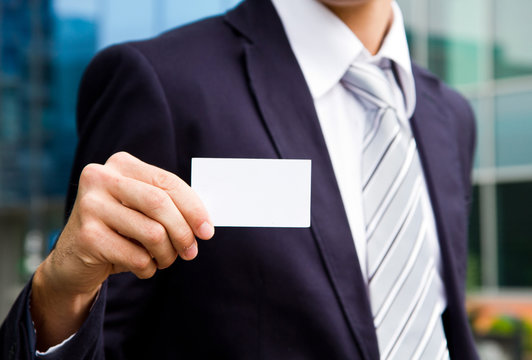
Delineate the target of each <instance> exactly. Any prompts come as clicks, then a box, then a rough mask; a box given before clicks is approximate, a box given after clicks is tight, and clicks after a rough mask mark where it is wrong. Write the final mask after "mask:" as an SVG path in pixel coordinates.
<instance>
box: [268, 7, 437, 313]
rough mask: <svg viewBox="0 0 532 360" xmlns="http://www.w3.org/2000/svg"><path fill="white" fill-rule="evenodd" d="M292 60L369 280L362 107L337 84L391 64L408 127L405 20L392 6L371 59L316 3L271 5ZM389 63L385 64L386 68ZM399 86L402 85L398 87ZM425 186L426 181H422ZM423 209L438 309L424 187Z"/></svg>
mask: <svg viewBox="0 0 532 360" xmlns="http://www.w3.org/2000/svg"><path fill="white" fill-rule="evenodd" d="M272 2H273V4H274V6H275V8H276V10H277V13H278V14H279V17H280V18H281V22H282V24H283V26H284V29H285V32H286V34H287V37H288V40H289V42H290V45H291V47H292V50H293V52H294V54H295V56H296V59H297V61H298V63H299V66H300V67H301V70H302V72H303V75H304V77H305V80H306V82H307V85H308V87H309V89H310V93H311V95H312V97H313V99H314V105H315V107H316V112H317V115H318V119H319V121H320V125H321V129H322V131H323V136H324V138H325V142H326V144H327V149H328V151H329V156H330V158H331V162H332V165H333V169H334V173H335V176H336V181H337V182H338V187H339V188H340V194H341V197H342V201H343V204H344V208H345V211H346V214H347V219H348V221H349V226H350V229H351V234H352V235H353V239H354V242H355V248H356V251H357V255H358V260H359V262H360V266H361V271H362V274H363V276H364V278H365V279H366V281H367V278H368V269H367V253H366V233H365V228H364V212H363V204H362V185H361V173H362V171H361V163H362V147H361V144H362V135H363V134H364V123H365V111H364V108H363V107H362V104H361V103H360V102H359V101H358V100H357V99H356V98H355V97H354V96H353V94H352V93H351V92H349V91H348V90H347V89H346V88H345V87H344V86H343V85H342V84H341V83H340V80H341V78H342V77H343V76H344V74H345V72H346V71H347V69H348V67H349V65H350V64H351V63H354V62H365V63H368V64H373V65H374V66H379V67H388V68H389V67H390V66H389V62H390V61H393V63H394V64H395V69H396V74H397V77H398V80H396V79H395V76H394V74H393V73H392V71H391V70H388V71H385V73H386V75H387V76H388V78H389V80H390V82H391V84H393V85H392V88H393V89H392V90H393V91H394V94H395V97H396V100H397V101H396V103H397V104H398V114H399V118H400V120H401V121H403V122H404V124H405V125H406V126H408V127H409V128H410V123H409V121H408V119H410V117H411V116H412V114H413V113H414V108H415V103H416V93H415V85H414V76H413V74H412V65H411V62H410V54H409V51H408V44H407V41H406V34H405V30H404V24H403V16H402V13H401V10H400V9H399V6H398V5H397V3H395V2H393V4H392V7H393V23H392V25H391V26H390V29H389V31H388V33H387V35H386V37H385V39H384V41H383V43H382V46H381V48H380V50H379V52H378V53H377V54H376V55H374V56H372V55H371V53H370V52H369V51H368V50H367V49H366V48H365V47H364V45H363V44H362V43H361V42H360V40H359V39H358V38H357V37H356V35H355V34H354V33H353V32H352V31H351V30H350V29H349V28H348V27H347V25H345V24H344V23H343V22H342V21H341V20H340V19H339V18H338V17H337V16H336V15H335V14H334V13H332V12H331V11H330V10H329V9H328V8H327V7H325V6H324V5H323V4H322V3H320V2H319V1H318V0H272ZM387 63H388V64H387ZM398 82H399V83H400V84H401V85H399V84H398ZM423 181H424V182H425V179H423ZM422 188H423V189H422V194H421V197H422V204H423V206H424V211H425V214H427V216H426V217H427V218H428V224H427V225H428V237H427V238H428V241H429V242H430V244H431V246H432V248H433V252H434V254H435V259H436V264H437V269H438V272H439V275H440V276H439V278H440V282H439V288H440V294H441V296H440V306H441V307H442V309H444V308H445V306H446V297H445V290H444V287H443V283H442V281H441V278H442V267H441V254H440V248H439V242H438V237H437V234H436V224H435V220H434V213H433V210H432V205H431V203H430V200H429V195H428V190H427V186H426V183H425V185H424V186H423V187H422Z"/></svg>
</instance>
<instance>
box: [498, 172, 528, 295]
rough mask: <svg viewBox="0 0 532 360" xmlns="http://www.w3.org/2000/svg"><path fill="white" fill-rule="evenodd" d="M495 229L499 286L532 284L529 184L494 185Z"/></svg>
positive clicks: (525, 285)
mask: <svg viewBox="0 0 532 360" xmlns="http://www.w3.org/2000/svg"><path fill="white" fill-rule="evenodd" d="M497 200H498V205H497V207H498V229H499V230H498V231H499V285H500V286H510V287H514V286H516V287H521V286H523V287H527V286H528V287H530V285H531V284H532V266H530V259H531V255H532V241H530V236H531V234H532V221H531V220H530V216H531V215H530V204H532V183H513V184H503V185H498V186H497Z"/></svg>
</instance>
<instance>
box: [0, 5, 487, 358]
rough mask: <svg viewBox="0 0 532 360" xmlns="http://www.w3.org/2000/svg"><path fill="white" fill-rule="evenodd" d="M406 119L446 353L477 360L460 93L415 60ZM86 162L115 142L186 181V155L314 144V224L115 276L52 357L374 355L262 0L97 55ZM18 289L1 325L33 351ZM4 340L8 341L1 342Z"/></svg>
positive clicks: (292, 65) (311, 112)
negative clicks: (444, 300) (423, 192)
mask: <svg viewBox="0 0 532 360" xmlns="http://www.w3.org/2000/svg"><path fill="white" fill-rule="evenodd" d="M414 76H415V80H416V87H417V108H416V111H415V114H414V116H413V118H412V120H411V121H412V126H413V129H414V133H415V136H416V139H417V142H418V146H419V152H420V155H421V158H422V164H423V167H424V171H425V175H426V178H427V183H428V187H429V193H430V197H431V201H432V203H433V207H434V211H435V215H436V219H437V230H438V235H439V238H440V243H441V248H442V257H443V264H444V282H445V286H446V290H447V295H448V304H449V305H448V308H447V310H446V313H445V315H444V322H445V331H446V335H447V337H448V341H449V350H450V353H451V357H452V358H453V359H476V358H477V355H476V351H475V348H474V343H473V338H472V335H471V332H470V329H469V327H468V323H467V317H466V313H465V310H464V298H465V293H464V292H465V284H464V281H465V270H466V261H467V244H466V242H467V212H468V202H469V198H470V192H471V190H470V187H471V185H470V172H471V165H472V156H473V148H474V142H475V129H474V119H473V116H472V112H471V109H470V107H469V105H468V104H467V103H466V101H465V100H464V99H463V98H462V97H461V96H459V95H458V94H456V93H455V92H454V91H452V90H450V89H449V88H447V87H446V86H444V85H442V83H441V82H440V81H439V80H438V79H436V78H435V77H434V76H433V75H431V74H429V73H428V72H426V71H425V70H422V69H420V68H418V67H417V66H414ZM78 129H79V136H80V142H79V147H78V149H77V153H76V158H75V162H74V167H73V171H72V180H71V188H70V189H69V195H68V201H67V215H68V212H69V209H70V208H71V207H72V204H73V202H74V200H75V194H76V183H77V179H78V178H79V175H80V172H81V170H82V169H83V167H84V166H85V165H86V164H88V163H91V162H96V163H104V162H105V161H106V160H107V158H108V157H109V156H110V155H112V154H113V153H115V152H117V151H127V152H129V153H131V154H133V155H135V156H137V157H139V158H140V159H142V160H143V161H146V162H148V163H151V164H154V165H156V166H159V167H162V168H164V169H167V170H169V171H172V172H174V173H175V174H177V175H178V176H180V177H181V178H183V179H184V180H185V181H187V182H189V181H190V162H191V158H192V157H234V158H240V157H245V158H279V157H280V158H302V159H312V209H311V211H312V226H311V228H310V229H275V228H270V229H268V228H218V229H216V234H215V236H214V238H213V239H212V240H210V241H200V243H199V256H198V258H197V259H195V260H194V261H191V262H185V261H181V260H178V261H177V262H176V263H175V264H174V265H173V266H171V267H170V268H168V269H166V270H163V271H159V272H158V273H157V274H156V275H155V276H154V277H153V278H152V279H149V280H138V279H137V278H135V277H134V276H133V275H131V274H122V275H115V276H112V277H111V278H110V279H109V280H108V281H107V284H106V289H107V291H106V292H105V291H103V292H102V293H101V294H100V297H99V299H98V301H97V302H96V305H95V307H94V308H93V310H92V312H91V313H90V315H89V318H88V319H87V321H86V322H85V324H84V326H83V328H82V330H80V331H79V333H78V334H77V335H76V336H75V337H74V338H73V339H72V343H69V344H68V345H67V346H66V347H65V348H64V349H61V352H60V353H58V354H55V355H54V356H51V357H49V358H50V359H91V358H99V359H103V358H106V359H190V358H194V359H209V358H217V359H324V358H326V359H378V356H379V355H378V347H377V340H376V336H375V331H374V328H373V321H372V317H371V311H370V307H369V302H368V300H367V294H366V290H365V285H364V280H363V277H362V274H361V272H360V266H359V263H358V257H357V254H356V252H355V247H354V243H353V239H352V237H351V232H350V229H349V225H348V222H347V217H346V214H345V210H344V208H343V204H342V200H341V196H340V192H339V190H338V186H337V183H336V179H335V177H334V172H333V168H332V165H331V162H330V159H329V155H328V152H327V148H326V145H325V141H324V139H323V135H322V132H321V129H320V125H319V121H318V118H317V115H316V112H315V108H314V105H313V100H312V97H311V95H310V93H309V90H308V88H307V85H306V83H305V81H304V78H303V74H302V72H301V70H300V68H299V66H298V64H297V61H296V59H295V57H294V55H293V53H292V50H291V49H290V46H289V43H288V40H287V38H286V35H285V33H284V31H283V28H282V25H281V22H280V20H279V18H278V16H277V14H276V13H275V10H274V8H273V6H272V4H271V3H270V2H269V1H268V0H248V1H246V2H244V3H243V4H241V5H239V6H238V7H237V8H235V9H234V10H232V11H230V12H229V13H227V14H226V15H224V16H220V17H214V18H210V19H207V20H204V21H201V22H198V23H195V24H191V25H188V26H185V27H182V28H180V29H177V30H173V31H170V32H168V33H166V34H163V35H161V36H159V37H157V38H154V39H151V40H148V41H141V42H132V43H127V44H122V45H118V46H113V47H111V48H108V49H106V50H104V51H103V52H101V53H100V54H99V55H97V56H96V57H95V59H94V60H93V61H92V63H91V64H90V66H89V67H88V69H87V71H86V73H85V76H84V78H83V82H82V86H81V89H80V93H79V105H78ZM28 291H29V290H28V288H26V290H25V291H24V292H23V293H22V294H21V297H20V298H19V300H18V301H17V302H16V303H15V305H14V307H13V310H12V312H11V314H10V315H9V317H8V318H7V320H6V322H5V323H4V325H3V327H2V330H1V331H0V335H1V337H0V339H1V340H2V343H1V345H0V346H1V352H0V357H1V358H9V357H8V356H9V355H8V354H9V353H10V351H11V352H13V351H14V352H15V354H17V356H15V358H17V359H24V358H25V359H30V358H32V353H33V350H34V342H35V339H34V334H33V332H32V331H31V330H28V323H31V321H30V319H29V313H28V311H27V302H28ZM11 349H14V350H11Z"/></svg>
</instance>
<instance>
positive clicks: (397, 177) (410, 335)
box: [342, 64, 449, 360]
mask: <svg viewBox="0 0 532 360" xmlns="http://www.w3.org/2000/svg"><path fill="white" fill-rule="evenodd" d="M384 71H385V70H382V69H380V68H378V67H377V66H372V65H368V64H355V65H351V66H350V68H349V70H348V71H347V72H346V74H345V75H344V77H343V78H342V83H343V84H344V86H345V87H346V88H347V89H348V90H349V91H350V92H351V93H353V95H354V96H355V97H356V98H357V99H358V100H359V101H360V102H361V103H362V105H363V106H364V107H365V110H366V114H367V119H366V125H365V128H366V130H365V132H364V142H363V154H362V199H363V208H364V217H365V227H366V237H367V266H368V289H369V299H370V304H371V309H372V313H373V320H374V324H375V330H376V333H377V340H378V343H379V352H380V354H381V359H401V360H403V359H430V360H434V359H448V358H449V352H448V350H447V341H446V338H445V334H444V330H443V324H442V318H441V314H442V311H443V309H441V306H438V304H439V300H438V296H439V288H438V285H439V284H441V283H439V281H441V280H440V279H439V274H438V272H437V270H436V265H435V256H434V252H433V251H432V249H431V248H430V244H429V242H428V241H427V238H426V236H427V221H426V216H427V214H425V210H424V208H423V206H422V202H421V189H422V186H424V185H423V184H424V182H423V175H422V169H421V164H420V160H419V155H418V152H417V147H416V142H415V140H414V138H413V136H412V133H411V130H410V127H409V126H408V124H405V123H404V122H403V123H401V121H400V119H399V117H398V114H397V110H396V107H395V101H394V96H393V93H392V87H391V83H390V82H389V80H388V79H387V78H386V75H385V73H384ZM387 71H391V69H388V70H387Z"/></svg>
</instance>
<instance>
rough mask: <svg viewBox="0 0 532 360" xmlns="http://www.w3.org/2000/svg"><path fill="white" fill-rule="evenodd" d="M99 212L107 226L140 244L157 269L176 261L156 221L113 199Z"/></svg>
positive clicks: (162, 228) (160, 226)
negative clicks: (105, 220) (153, 260)
mask: <svg viewBox="0 0 532 360" xmlns="http://www.w3.org/2000/svg"><path fill="white" fill-rule="evenodd" d="M102 205H103V204H102ZM100 211H101V215H102V218H103V219H107V226H109V227H110V228H112V229H113V230H115V231H116V232H118V233H119V234H120V235H122V236H124V237H126V238H130V239H135V240H136V241H138V242H139V243H141V244H142V246H144V247H145V248H146V250H148V252H149V253H150V254H151V256H152V257H153V258H155V260H156V263H157V267H158V268H159V269H165V268H167V267H169V266H170V265H172V264H173V262H174V261H175V260H176V258H177V251H176V250H175V249H174V247H173V246H172V243H171V242H170V239H169V238H168V234H167V232H166V229H165V227H164V226H163V225H161V224H160V223H158V222H157V221H155V220H153V219H151V218H149V217H147V216H145V215H144V214H142V213H140V212H138V211H136V210H133V209H130V208H128V207H125V206H123V205H122V204H120V203H118V201H116V200H115V199H114V198H112V199H110V200H109V201H108V202H106V203H105V205H103V206H100Z"/></svg>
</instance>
